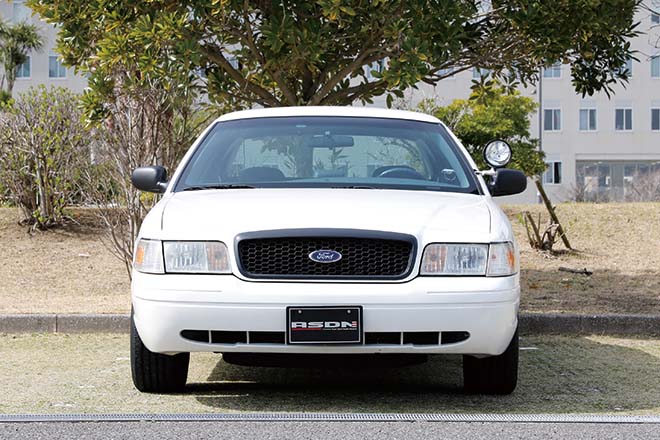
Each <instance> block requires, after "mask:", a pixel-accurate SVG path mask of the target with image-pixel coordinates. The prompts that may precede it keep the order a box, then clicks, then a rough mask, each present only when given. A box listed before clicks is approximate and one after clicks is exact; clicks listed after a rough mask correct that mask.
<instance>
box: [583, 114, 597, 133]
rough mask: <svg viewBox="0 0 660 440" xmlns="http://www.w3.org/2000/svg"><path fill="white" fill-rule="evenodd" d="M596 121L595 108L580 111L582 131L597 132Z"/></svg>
mask: <svg viewBox="0 0 660 440" xmlns="http://www.w3.org/2000/svg"><path fill="white" fill-rule="evenodd" d="M596 120H597V119H596V109H595V108H581V109H580V131H596V129H597V128H598V127H597V124H596Z"/></svg>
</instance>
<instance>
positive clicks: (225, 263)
mask: <svg viewBox="0 0 660 440" xmlns="http://www.w3.org/2000/svg"><path fill="white" fill-rule="evenodd" d="M163 250H164V255H165V272H166V273H214V274H228V273H231V269H230V267H229V258H228V256H227V246H225V244H224V243H220V242H219V241H164V242H163Z"/></svg>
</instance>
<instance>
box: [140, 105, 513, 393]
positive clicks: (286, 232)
mask: <svg viewBox="0 0 660 440" xmlns="http://www.w3.org/2000/svg"><path fill="white" fill-rule="evenodd" d="M510 156H511V150H510V148H509V146H508V145H507V144H506V143H505V142H503V141H495V142H491V143H490V144H489V145H488V146H487V147H486V149H485V159H486V160H487V162H488V163H489V164H490V165H491V166H493V169H490V170H486V171H479V170H477V167H476V165H475V163H474V161H473V160H472V159H471V158H470V155H469V154H468V152H467V151H466V149H465V148H464V147H463V146H462V145H461V143H460V141H459V140H458V139H457V138H456V137H455V136H454V135H453V134H452V133H451V132H450V131H449V130H448V129H447V127H446V126H445V125H443V124H442V123H441V122H440V121H439V120H438V119H436V118H434V117H432V116H428V115H425V114H421V113H413V112H404V111H394V110H384V109H374V108H355V107H286V108H273V109H259V110H249V111H243V112H236V113H230V114H227V115H224V116H222V117H220V118H219V119H217V120H216V121H215V122H214V123H213V124H211V126H210V127H208V128H207V129H206V131H205V132H204V133H203V134H202V135H201V136H200V137H199V139H197V141H196V142H195V143H194V145H193V146H192V147H191V148H190V150H189V151H188V153H187V154H186V156H185V157H184V158H183V160H182V162H181V164H180V166H179V167H178V168H177V170H176V172H175V173H174V175H173V176H172V178H171V179H169V180H168V178H167V172H166V171H165V169H164V168H162V167H158V166H152V167H144V168H139V169H137V170H135V172H134V174H133V178H132V180H133V183H134V185H135V186H136V187H137V188H139V189H141V190H143V191H151V192H156V193H162V194H163V196H162V199H161V200H160V201H159V202H158V204H157V205H156V206H155V207H154V208H153V209H152V210H151V212H149V214H148V215H147V217H146V219H145V220H144V222H143V224H142V227H141V230H140V233H139V236H138V238H137V240H136V245H135V252H134V255H135V257H134V265H133V279H132V305H133V315H132V323H133V325H132V335H131V365H132V373H133V381H134V384H135V386H136V387H137V388H138V389H139V390H140V391H145V392H172V391H179V390H182V389H183V388H184V386H185V383H186V376H187V372H188V364H189V360H190V352H219V353H222V354H223V356H224V358H225V360H227V361H229V362H232V361H234V362H238V363H240V361H241V359H245V358H246V357H249V356H252V358H254V357H255V356H263V357H267V356H268V355H272V354H279V356H280V357H281V356H282V354H286V356H287V357H291V358H294V359H295V356H296V355H298V354H307V355H309V354H324V355H328V354H374V353H382V354H423V355H431V354H447V353H453V354H456V353H459V354H463V355H464V356H463V375H464V385H465V388H466V389H467V390H468V391H470V392H476V393H492V394H507V393H511V392H512V391H513V390H514V388H515V386H516V381H517V375H518V333H517V328H518V306H519V297H520V283H519V275H518V271H519V270H518V264H519V263H518V251H517V248H516V244H515V241H514V237H513V233H512V230H511V226H510V224H509V222H508V220H507V218H506V217H505V215H504V213H503V212H502V211H501V210H500V208H498V206H497V205H496V204H495V203H494V202H493V199H492V196H494V195H508V194H515V193H518V192H521V191H523V190H524V189H525V187H526V179H525V176H524V175H523V174H522V173H521V172H519V171H514V170H508V169H504V168H502V167H503V166H504V165H506V163H507V162H508V160H509V158H510Z"/></svg>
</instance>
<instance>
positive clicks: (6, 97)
mask: <svg viewBox="0 0 660 440" xmlns="http://www.w3.org/2000/svg"><path fill="white" fill-rule="evenodd" d="M12 103H13V100H12V97H11V93H9V92H7V91H6V90H1V89H0V112H1V111H3V110H4V109H5V108H8V107H11V105H12Z"/></svg>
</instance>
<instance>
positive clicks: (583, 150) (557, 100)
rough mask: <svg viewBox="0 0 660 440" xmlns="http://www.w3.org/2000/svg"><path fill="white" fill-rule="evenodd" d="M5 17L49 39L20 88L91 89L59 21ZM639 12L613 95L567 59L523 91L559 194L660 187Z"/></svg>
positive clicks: (607, 196)
mask: <svg viewBox="0 0 660 440" xmlns="http://www.w3.org/2000/svg"><path fill="white" fill-rule="evenodd" d="M652 3H658V5H657V7H656V10H660V0H653V2H652ZM0 17H3V19H5V20H11V21H13V22H18V21H30V22H32V23H34V24H37V26H39V28H40V29H41V30H42V33H43V35H44V36H45V40H46V44H45V47H44V49H43V50H42V51H41V52H39V53H33V54H30V61H29V62H28V63H26V65H24V66H21V68H19V77H18V78H17V80H16V85H15V88H14V92H15V93H20V92H21V91H23V90H25V89H27V88H28V87H29V86H31V85H34V84H46V85H59V86H63V87H68V88H70V89H72V90H73V91H75V92H81V91H82V90H83V89H84V87H85V86H86V80H85V78H83V77H81V76H78V75H75V74H74V72H73V70H72V69H70V68H64V67H63V66H62V65H61V63H60V61H59V59H58V56H57V54H56V53H55V52H53V48H54V46H55V38H56V33H57V31H56V29H55V28H54V27H53V26H51V25H48V24H46V23H44V22H43V21H41V20H39V19H38V18H37V17H33V16H32V14H31V11H30V10H29V8H27V7H26V6H25V5H24V2H23V1H21V0H14V1H7V0H0ZM636 18H637V20H638V21H639V22H640V23H641V24H640V27H639V30H640V31H642V32H643V34H642V35H641V36H639V37H637V38H635V39H634V40H633V41H632V42H631V44H632V48H633V49H634V50H636V51H637V54H636V58H637V59H638V60H630V61H629V62H628V63H627V65H626V66H622V68H626V69H629V71H630V72H631V73H632V76H631V79H630V82H629V84H628V85H627V86H625V87H623V86H618V87H617V88H616V93H615V94H614V95H613V96H612V97H611V98H608V96H607V95H606V94H605V93H599V94H597V95H595V96H592V97H585V98H582V97H581V96H579V95H577V94H576V93H575V91H574V88H573V86H572V84H571V76H570V70H569V66H565V65H556V66H552V67H549V68H547V69H544V70H543V74H542V75H541V76H542V78H541V83H540V84H539V85H537V86H536V87H530V88H528V89H525V90H522V93H523V94H525V95H527V96H532V97H534V98H535V99H537V100H539V101H540V109H541V114H540V117H539V115H535V116H534V117H533V118H532V121H531V125H532V127H531V130H532V133H533V135H534V136H535V137H538V138H540V139H541V147H542V149H543V150H544V151H545V153H546V160H547V163H548V169H547V171H546V173H545V175H544V182H545V186H546V190H547V192H548V194H549V195H550V197H551V198H552V199H553V200H555V201H561V200H570V199H576V198H577V199H578V200H598V201H607V200H643V199H648V198H650V197H651V196H653V195H654V194H655V197H657V196H658V192H660V189H659V188H660V55H658V54H660V49H659V48H657V47H655V44H659V43H658V41H660V40H659V39H658V37H659V36H660V35H659V34H660V32H659V29H660V15H657V14H652V13H650V12H648V11H640V13H639V15H638V16H637V17H636ZM482 74H487V72H485V71H480V70H479V69H473V70H471V71H465V72H461V73H458V74H456V75H454V76H452V77H450V78H448V79H446V80H443V81H442V82H440V83H439V84H438V85H436V86H435V87H431V86H428V85H427V84H420V86H419V89H417V90H410V91H409V93H407V97H406V99H405V101H406V106H407V107H415V106H416V105H417V104H418V103H419V102H420V101H421V100H422V99H425V98H433V99H436V100H437V101H438V102H439V103H441V104H448V103H450V102H451V101H452V100H454V99H457V98H467V97H468V96H469V94H470V86H471V85H472V80H473V79H474V78H477V77H478V76H479V75H482ZM539 92H541V93H539ZM540 96H541V98H540ZM375 105H378V106H383V107H384V106H385V98H384V97H380V98H379V99H377V100H375ZM540 121H541V124H540V125H541V128H542V130H539V122H540ZM536 200H537V195H536V190H535V188H533V186H532V185H530V188H529V189H528V190H527V191H526V192H525V193H524V194H523V195H521V196H515V197H514V198H512V199H510V200H508V201H509V202H535V201H536Z"/></svg>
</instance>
